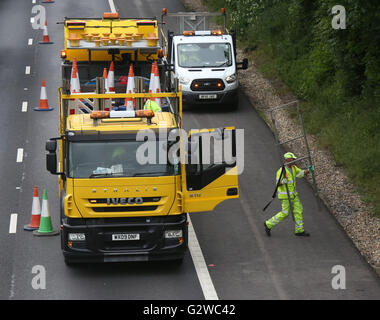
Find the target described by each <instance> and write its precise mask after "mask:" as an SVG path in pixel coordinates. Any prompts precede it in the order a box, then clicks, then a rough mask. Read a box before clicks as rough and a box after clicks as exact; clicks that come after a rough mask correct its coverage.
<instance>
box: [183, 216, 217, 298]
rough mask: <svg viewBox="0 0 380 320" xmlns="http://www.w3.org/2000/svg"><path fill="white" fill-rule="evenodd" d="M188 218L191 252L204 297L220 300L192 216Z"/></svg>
mask: <svg viewBox="0 0 380 320" xmlns="http://www.w3.org/2000/svg"><path fill="white" fill-rule="evenodd" d="M187 217H188V221H189V250H190V254H191V258H192V259H193V263H194V267H195V271H196V272H197V276H198V279H199V283H200V285H201V288H202V291H203V295H204V297H205V299H206V300H219V298H218V295H217V293H216V290H215V288H214V284H213V283H212V279H211V277H210V273H209V272H208V269H207V265H206V262H205V259H204V257H203V253H202V249H201V247H200V246H199V242H198V239H197V235H196V234H195V230H194V227H193V224H192V223H191V220H190V216H189V215H188V216H187Z"/></svg>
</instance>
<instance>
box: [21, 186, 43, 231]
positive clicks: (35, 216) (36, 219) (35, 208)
mask: <svg viewBox="0 0 380 320" xmlns="http://www.w3.org/2000/svg"><path fill="white" fill-rule="evenodd" d="M40 220H41V205H40V198H39V197H38V189H37V187H36V186H35V187H34V193H33V203H32V219H31V220H30V223H29V224H26V225H25V226H24V230H27V231H33V230H37V229H38V228H39V227H40Z"/></svg>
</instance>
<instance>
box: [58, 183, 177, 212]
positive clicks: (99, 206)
mask: <svg viewBox="0 0 380 320" xmlns="http://www.w3.org/2000/svg"><path fill="white" fill-rule="evenodd" d="M179 179H180V178H179V176H162V177H139V178H138V179H136V178H133V177H129V178H128V177H125V178H107V179H104V178H103V179H71V178H68V179H67V182H66V183H67V184H66V196H65V198H64V202H65V203H64V204H65V205H64V208H65V215H66V216H67V217H69V218H111V217H141V216H163V215H175V214H180V213H182V210H181V202H180V201H181V199H180V198H177V197H176V186H178V184H179ZM136 198H141V199H144V200H143V201H144V202H142V203H141V204H140V203H135V202H134V201H135V200H134V199H136ZM149 198H150V199H149ZM107 199H109V200H108V203H107ZM128 199H131V200H132V202H131V203H128ZM152 199H153V200H154V201H150V200H152ZM158 199H159V200H158ZM113 201H116V202H117V204H114V203H116V202H113ZM144 208H146V210H144Z"/></svg>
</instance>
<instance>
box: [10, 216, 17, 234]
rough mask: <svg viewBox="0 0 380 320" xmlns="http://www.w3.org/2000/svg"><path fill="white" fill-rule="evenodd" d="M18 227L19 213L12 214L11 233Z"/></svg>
mask: <svg viewBox="0 0 380 320" xmlns="http://www.w3.org/2000/svg"><path fill="white" fill-rule="evenodd" d="M16 229H17V213H12V214H11V220H10V222H9V233H16Z"/></svg>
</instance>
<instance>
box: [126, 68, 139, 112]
mask: <svg viewBox="0 0 380 320" xmlns="http://www.w3.org/2000/svg"><path fill="white" fill-rule="evenodd" d="M134 92H135V76H134V75H133V66H132V63H131V65H130V66H129V73H128V83H127V91H126V93H134ZM124 105H125V106H126V109H127V110H134V106H135V105H136V101H135V99H133V98H125V103H124Z"/></svg>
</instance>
